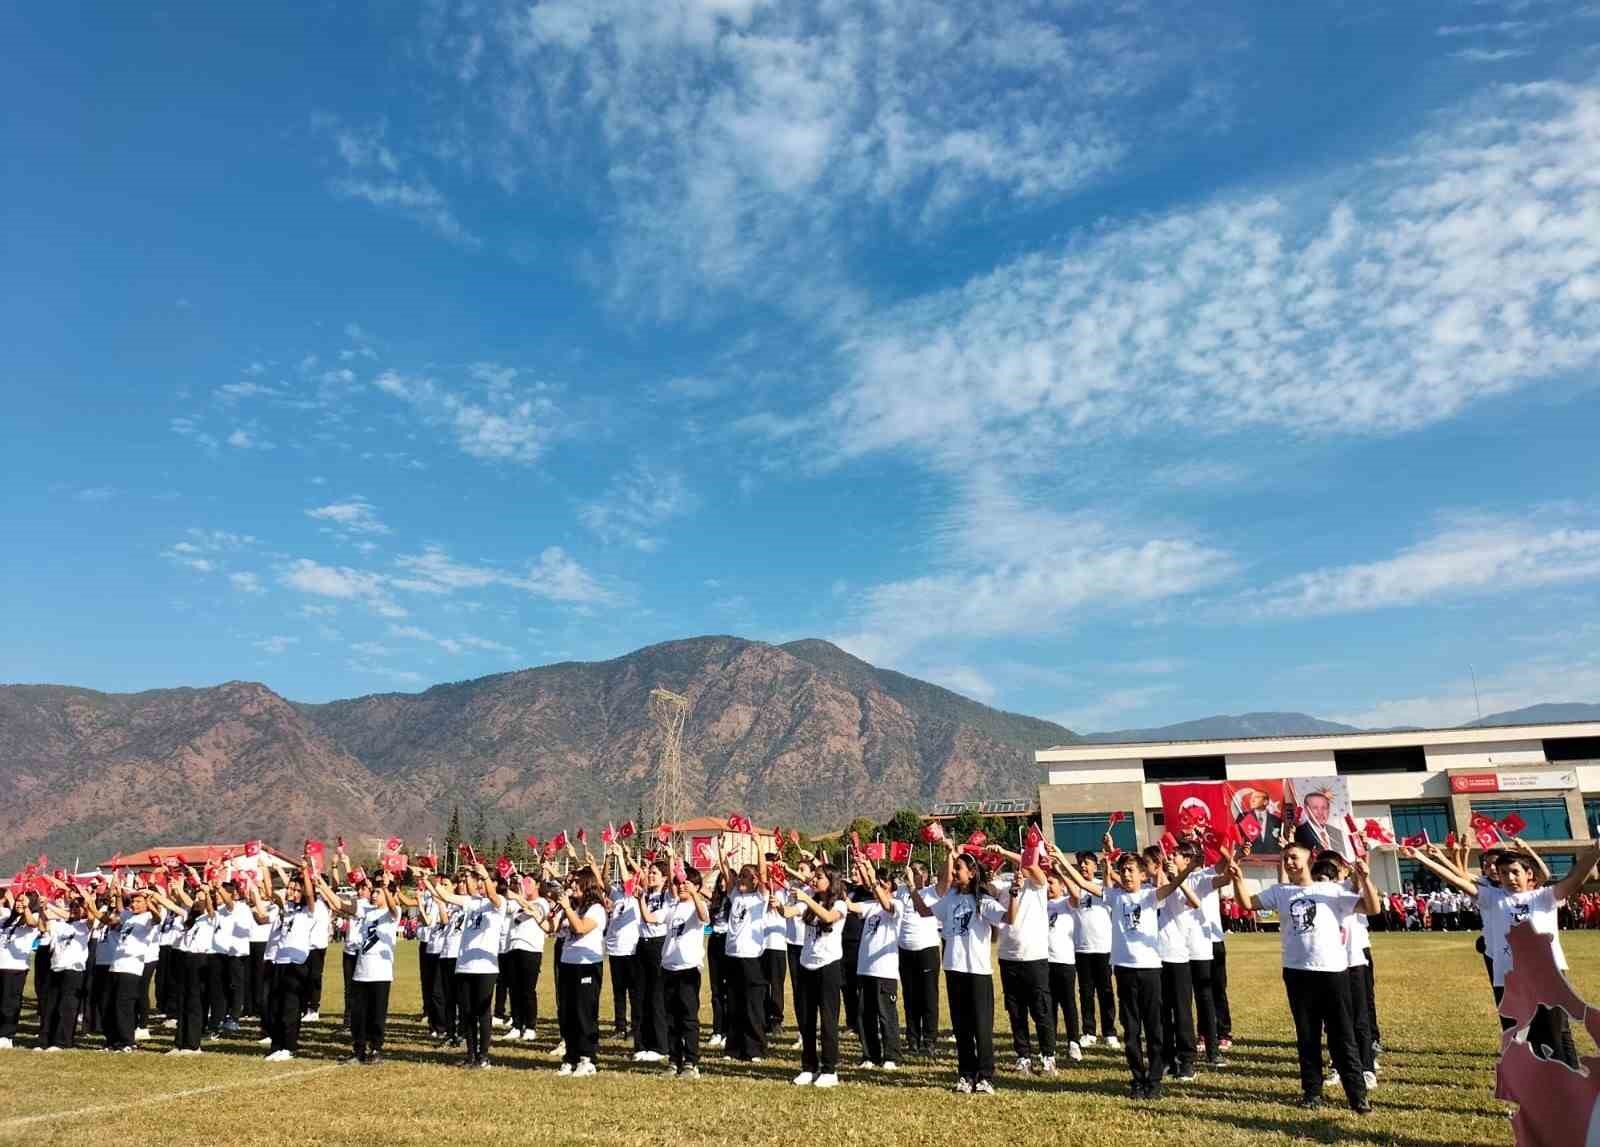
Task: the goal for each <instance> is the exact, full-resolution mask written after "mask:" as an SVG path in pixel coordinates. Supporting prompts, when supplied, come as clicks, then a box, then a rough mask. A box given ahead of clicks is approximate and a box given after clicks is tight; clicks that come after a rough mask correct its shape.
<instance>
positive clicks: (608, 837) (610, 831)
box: [600, 822, 617, 847]
mask: <svg viewBox="0 0 1600 1147" xmlns="http://www.w3.org/2000/svg"><path fill="white" fill-rule="evenodd" d="M600 843H601V844H603V845H606V846H607V847H609V846H611V845H613V844H615V843H617V830H616V829H615V828H613V827H612V826H611V824H610V822H607V824H606V826H605V827H604V828H602V829H601V830H600Z"/></svg>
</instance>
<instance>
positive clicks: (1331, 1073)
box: [1322, 1067, 1339, 1083]
mask: <svg viewBox="0 0 1600 1147" xmlns="http://www.w3.org/2000/svg"><path fill="white" fill-rule="evenodd" d="M1322 1082H1324V1083H1338V1082H1339V1072H1338V1071H1337V1070H1335V1069H1334V1068H1331V1067H1330V1068H1329V1069H1328V1074H1327V1075H1325V1076H1324V1077H1323V1080H1322Z"/></svg>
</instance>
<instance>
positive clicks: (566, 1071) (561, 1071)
mask: <svg viewBox="0 0 1600 1147" xmlns="http://www.w3.org/2000/svg"><path fill="white" fill-rule="evenodd" d="M556 1074H557V1075H571V1074H572V1065H571V1064H570V1063H564V1064H562V1065H561V1066H560V1067H558V1068H556Z"/></svg>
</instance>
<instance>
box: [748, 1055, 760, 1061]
mask: <svg viewBox="0 0 1600 1147" xmlns="http://www.w3.org/2000/svg"><path fill="white" fill-rule="evenodd" d="M750 1062H751V1063H760V1062H761V1057H760V1056H759V1055H753V1056H751V1057H750Z"/></svg>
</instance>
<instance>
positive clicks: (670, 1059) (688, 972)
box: [661, 861, 711, 1079]
mask: <svg viewBox="0 0 1600 1147" xmlns="http://www.w3.org/2000/svg"><path fill="white" fill-rule="evenodd" d="M672 874H673V875H672V884H671V891H672V895H673V897H674V900H673V902H672V905H671V906H670V907H669V908H667V909H666V911H665V912H664V914H663V915H664V919H663V921H662V922H663V924H664V926H665V935H664V937H663V943H662V947H661V982H662V995H663V997H664V998H665V1002H666V1010H667V1074H668V1075H674V1074H675V1075H677V1076H678V1077H680V1078H682V1079H699V1078H700V982H701V978H700V969H701V965H702V964H704V963H705V945H706V931H705V929H706V925H707V924H709V923H710V922H711V906H710V905H709V904H707V903H706V898H705V897H704V896H703V895H702V894H701V892H700V887H701V876H700V873H698V872H696V871H695V870H694V869H693V868H688V867H686V866H685V865H684V864H683V863H682V862H681V861H680V862H678V863H676V864H674V865H673V868H672Z"/></svg>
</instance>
